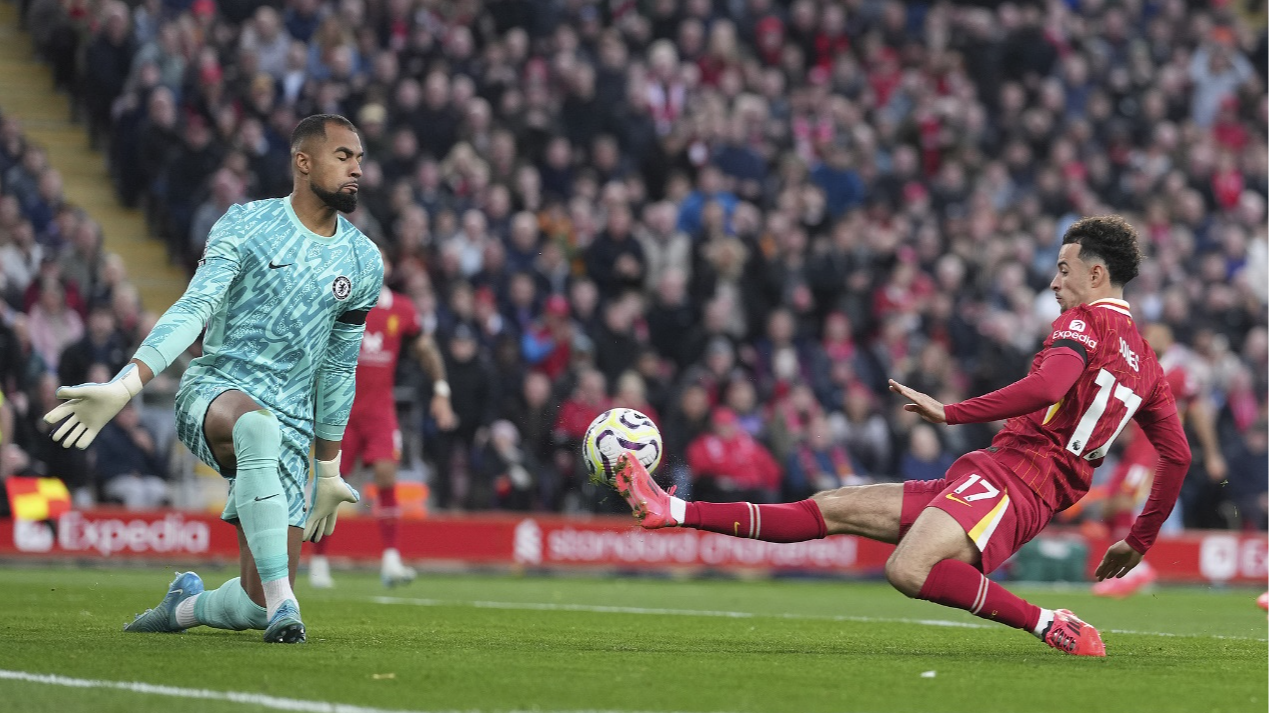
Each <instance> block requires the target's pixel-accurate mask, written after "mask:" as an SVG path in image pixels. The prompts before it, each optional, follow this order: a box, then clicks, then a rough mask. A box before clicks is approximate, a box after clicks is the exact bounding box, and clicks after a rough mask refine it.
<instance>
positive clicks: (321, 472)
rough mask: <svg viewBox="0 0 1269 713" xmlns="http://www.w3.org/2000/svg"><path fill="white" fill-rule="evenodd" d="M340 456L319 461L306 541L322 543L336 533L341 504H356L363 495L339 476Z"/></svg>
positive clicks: (306, 528) (305, 527) (305, 528)
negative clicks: (322, 540)
mask: <svg viewBox="0 0 1269 713" xmlns="http://www.w3.org/2000/svg"><path fill="white" fill-rule="evenodd" d="M339 455H340V454H336V455H335V459H334V460H319V461H317V480H316V482H315V483H314V485H313V502H312V503H311V505H310V507H309V513H308V524H307V525H305V526H304V539H305V540H308V541H310V542H320V541H321V539H322V538H323V537H325V536H327V535H329V534H331V533H332V532H334V531H335V516H336V515H337V514H339V504H340V503H355V502H358V501H360V500H361V493H358V492H357V489H356V488H354V487H353V486H351V485H349V484H348V481H346V480H344V479H343V478H341V477H340V475H339Z"/></svg>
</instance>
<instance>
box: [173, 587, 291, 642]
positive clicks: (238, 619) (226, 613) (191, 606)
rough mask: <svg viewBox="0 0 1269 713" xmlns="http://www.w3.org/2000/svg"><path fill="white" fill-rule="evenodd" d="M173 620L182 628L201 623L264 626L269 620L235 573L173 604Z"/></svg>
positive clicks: (226, 626) (241, 627)
mask: <svg viewBox="0 0 1269 713" xmlns="http://www.w3.org/2000/svg"><path fill="white" fill-rule="evenodd" d="M176 623H177V625H178V626H180V627H181V628H182V629H188V628H190V627H191V626H197V625H199V624H203V625H206V626H210V627H214V628H216V629H231V630H233V631H243V630H245V629H263V628H264V627H265V626H267V625H268V623H269V617H268V614H267V612H265V609H264V607H262V606H260V605H259V604H256V603H255V602H253V601H251V597H249V596H247V591H246V590H245V589H243V588H242V582H240V581H239V579H238V578H237V577H234V578H233V579H231V580H229V581H228V582H225V583H224V584H222V585H220V587H219V588H218V589H214V590H212V591H210V592H203V593H202V594H199V595H198V596H196V597H191V598H189V599H186V600H185V601H183V602H181V603H180V604H178V605H177V606H176Z"/></svg>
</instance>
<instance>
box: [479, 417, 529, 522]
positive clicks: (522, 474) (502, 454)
mask: <svg viewBox="0 0 1269 713" xmlns="http://www.w3.org/2000/svg"><path fill="white" fill-rule="evenodd" d="M540 472H541V469H540V468H539V466H538V463H537V459H536V458H534V456H533V453H532V452H531V451H528V450H525V449H524V448H522V447H521V445H520V433H519V432H518V431H517V430H516V427H515V425H513V424H512V423H511V422H510V421H503V420H499V421H494V422H493V425H492V426H490V428H489V443H488V444H486V445H485V448H484V450H483V451H482V453H481V455H480V468H479V471H478V473H477V474H476V475H477V477H476V478H475V482H474V483H472V485H471V489H470V490H469V491H468V493H467V503H466V505H467V508H468V509H470V510H487V509H495V510H532V509H534V507H535V506H536V505H537V490H538V484H537V482H536V481H537V478H538V473H540Z"/></svg>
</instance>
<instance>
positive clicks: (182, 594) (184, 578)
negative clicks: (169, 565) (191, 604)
mask: <svg viewBox="0 0 1269 713" xmlns="http://www.w3.org/2000/svg"><path fill="white" fill-rule="evenodd" d="M202 593H203V580H202V579H199V577H198V575H197V574H194V573H193V572H185V573H183V574H182V573H181V572H177V573H176V579H174V580H172V584H171V586H169V587H168V588H167V596H165V597H163V601H161V602H159V605H158V606H156V607H154V608H153V609H146V610H145V613H143V614H137V617H136V618H135V619H133V620H132V623H130V624H124V626H123V630H124V631H143V632H158V631H164V632H172V633H179V632H182V631H185V630H184V629H182V628H181V627H179V626H177V625H176V605H177V604H180V603H181V602H183V601H185V600H186V599H189V598H190V597H193V596H196V595H199V594H202Z"/></svg>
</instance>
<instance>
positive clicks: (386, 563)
mask: <svg viewBox="0 0 1269 713" xmlns="http://www.w3.org/2000/svg"><path fill="white" fill-rule="evenodd" d="M417 574H418V573H417V572H415V571H414V569H413V568H412V567H406V566H405V565H404V564H402V563H401V553H400V552H398V551H397V550H396V549H395V548H392V547H389V548H388V549H386V550H384V551H383V566H382V567H381V568H380V570H379V578H380V579H382V580H383V586H385V587H395V586H397V585H399V584H409V583H410V582H413V581H414V577H415V576H416V575H417Z"/></svg>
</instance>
